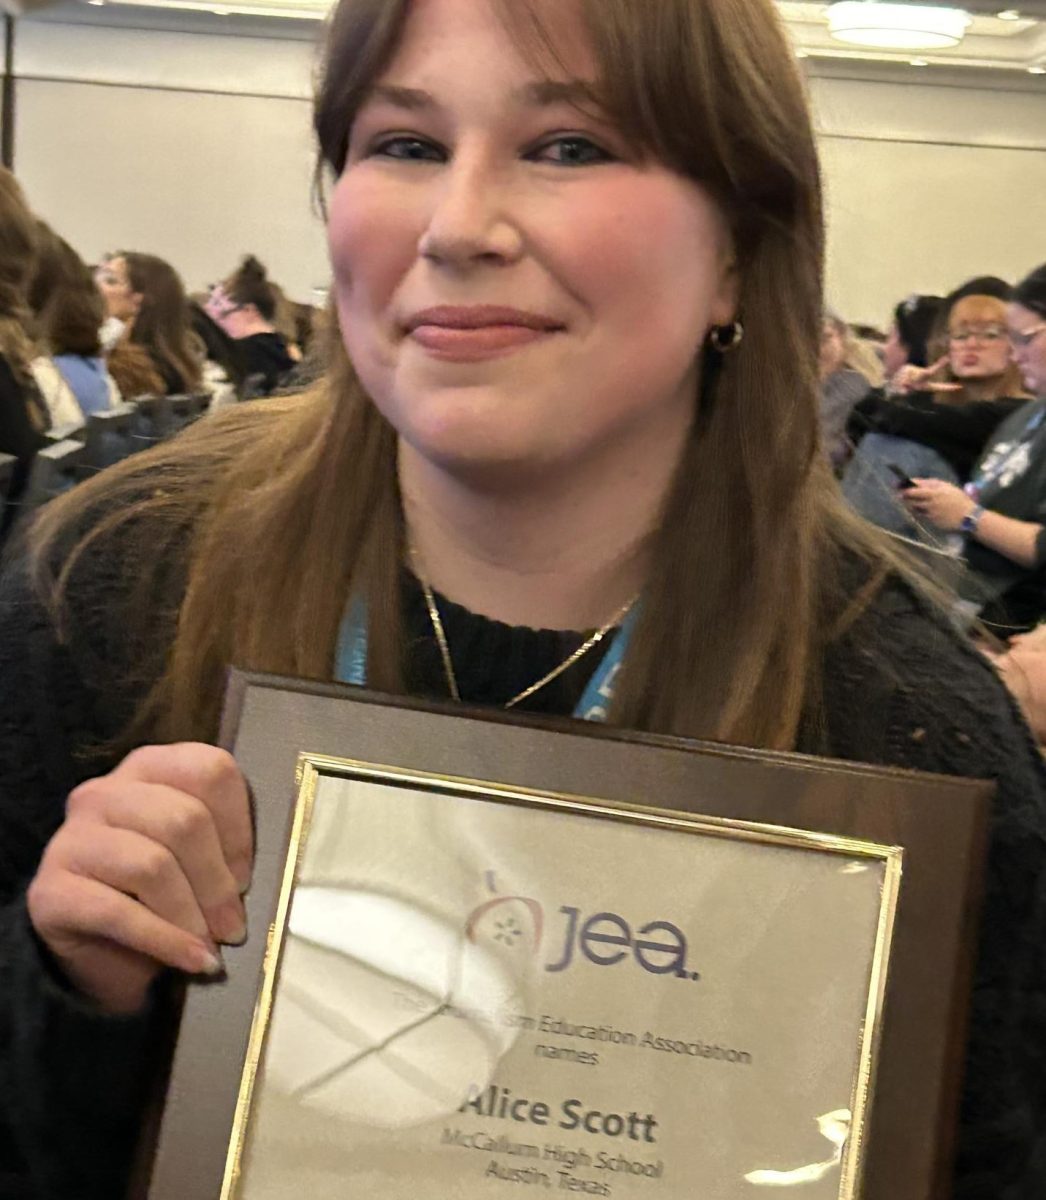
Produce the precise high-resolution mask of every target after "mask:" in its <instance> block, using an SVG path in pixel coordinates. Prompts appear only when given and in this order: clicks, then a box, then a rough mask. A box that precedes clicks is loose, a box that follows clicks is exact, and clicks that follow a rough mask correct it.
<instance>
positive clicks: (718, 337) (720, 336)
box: [708, 321, 745, 354]
mask: <svg viewBox="0 0 1046 1200" xmlns="http://www.w3.org/2000/svg"><path fill="white" fill-rule="evenodd" d="M744 336H745V327H744V326H743V325H742V324H741V322H740V321H734V322H733V323H732V324H730V325H713V326H712V328H711V329H710V330H709V331H708V345H709V347H710V348H711V349H712V350H714V351H715V352H716V354H729V353H730V351H731V350H736V349H737V347H738V346H740V345H741V341H742V339H743V338H744Z"/></svg>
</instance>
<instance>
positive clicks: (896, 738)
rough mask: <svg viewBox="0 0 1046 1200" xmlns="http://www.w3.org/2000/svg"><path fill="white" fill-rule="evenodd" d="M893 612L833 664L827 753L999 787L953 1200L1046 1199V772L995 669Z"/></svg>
mask: <svg viewBox="0 0 1046 1200" xmlns="http://www.w3.org/2000/svg"><path fill="white" fill-rule="evenodd" d="M893 601H894V602H893V603H887V604H885V605H883V606H880V608H879V609H878V611H877V612H876V613H875V614H874V615H873V616H872V617H871V618H870V619H869V620H867V621H865V622H863V626H864V627H863V629H862V630H861V631H860V633H859V634H858V635H857V636H855V637H853V638H851V639H850V645H849V647H847V648H846V651H845V653H840V652H836V654H835V655H834V658H835V662H836V669H833V670H832V671H830V672H829V676H830V679H831V686H830V688H829V689H828V694H827V695H826V702H827V704H828V706H829V708H830V712H829V718H828V721H829V727H830V729H831V733H830V740H831V742H832V750H833V753H835V754H837V755H838V756H839V757H843V758H851V759H858V760H863V761H866V762H878V763H882V764H884V765H891V766H898V767H905V768H910V769H915V770H922V771H929V772H934V773H939V774H951V775H958V776H965V777H968V778H980V779H991V780H994V782H995V784H996V795H995V801H994V807H993V811H992V817H991V835H990V846H989V855H988V863H987V871H986V879H985V894H984V902H983V907H982V910H981V932H980V942H979V950H978V954H977V958H976V965H975V968H974V981H973V994H972V1007H971V1012H970V1037H969V1041H968V1045H967V1052H966V1069H965V1081H964V1085H963V1095H962V1107H961V1116H960V1129H959V1136H958V1142H957V1161H956V1180H955V1188H954V1192H952V1193H950V1196H951V1198H952V1200H988V1198H990V1200H1028V1198H1029V1197H1031V1196H1046V771H1044V768H1043V760H1042V757H1041V755H1040V754H1039V751H1038V748H1037V747H1036V746H1035V744H1034V742H1033V740H1032V737H1031V734H1030V733H1029V731H1028V729H1027V727H1026V726H1025V724H1024V721H1023V719H1022V717H1021V716H1020V714H1019V713H1018V711H1017V708H1016V705H1015V703H1014V702H1013V700H1012V698H1011V697H1010V695H1009V693H1008V692H1007V691H1006V690H1005V688H1004V687H1003V686H1002V684H1001V683H1000V681H999V679H998V677H997V676H996V674H995V672H994V670H993V669H992V668H991V666H990V665H989V664H988V663H987V661H986V660H984V659H983V658H982V657H981V656H980V655H979V654H978V653H977V652H976V651H975V650H974V649H973V648H972V647H971V646H969V645H968V644H967V643H966V642H964V641H961V640H960V639H959V638H958V637H957V636H956V635H955V634H954V633H953V632H952V630H951V629H950V628H948V627H947V626H946V625H945V624H944V622H943V621H942V620H940V619H939V618H937V617H935V616H934V615H933V614H932V613H930V612H929V610H928V609H927V608H926V607H925V606H923V605H922V603H921V602H920V601H919V600H918V599H916V598H915V597H914V596H911V595H907V596H903V597H898V596H897V595H896V594H895V595H894V598H893ZM883 647H888V648H889V650H888V653H884V651H883V649H882V648H883ZM843 662H845V664H846V667H845V668H844V669H840V667H839V664H841V663H843ZM854 697H860V700H859V702H858V703H859V704H860V706H861V708H862V709H863V710H864V711H865V712H871V713H878V714H880V715H881V716H884V717H885V718H886V719H885V720H880V719H878V717H876V718H875V719H869V718H868V717H866V716H862V714H861V713H860V712H858V711H857V710H856V709H855V700H854Z"/></svg>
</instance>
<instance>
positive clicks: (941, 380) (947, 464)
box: [843, 279, 1027, 542]
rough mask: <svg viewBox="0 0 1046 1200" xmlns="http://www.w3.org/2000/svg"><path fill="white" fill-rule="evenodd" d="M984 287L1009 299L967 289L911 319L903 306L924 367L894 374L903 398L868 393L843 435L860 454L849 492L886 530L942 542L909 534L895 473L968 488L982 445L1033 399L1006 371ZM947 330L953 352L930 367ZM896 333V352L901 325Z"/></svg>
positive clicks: (917, 310) (918, 309)
mask: <svg viewBox="0 0 1046 1200" xmlns="http://www.w3.org/2000/svg"><path fill="white" fill-rule="evenodd" d="M981 284H983V285H984V286H986V287H988V288H989V289H990V292H997V291H999V290H1002V289H1005V292H1006V294H1007V295H1009V293H1010V290H1011V289H1010V287H1009V285H1008V284H1004V283H1003V282H1002V281H1001V280H994V279H988V280H971V281H970V282H969V283H967V284H964V285H963V286H962V287H961V288H958V289H956V291H955V292H954V293H952V296H951V297H949V298H947V299H945V300H944V301H943V302H940V303H934V302H933V301H932V300H930V302H925V301H923V300H922V299H921V298H917V300H916V303H915V304H914V305H913V306H912V311H911V313H907V314H906V313H904V311H903V310H904V305H903V304H902V305H900V306H899V307H898V310H897V312H898V313H899V314H900V316H901V318H902V320H904V321H905V325H906V328H907V329H908V331H909V332H908V336H909V337H911V338H912V339H913V342H914V344H915V348H916V351H917V353H918V355H919V357H920V358H922V360H923V361H922V362H921V363H917V362H911V361H909V362H908V363H906V364H904V365H903V366H901V368H900V369H899V370H896V371H894V372H893V381H894V386H895V387H896V386H900V389H901V390H900V391H899V392H896V391H895V392H891V391H889V390H888V389H876V390H873V391H870V392H869V393H868V394H867V395H866V396H865V397H864V399H863V400H861V401H860V402H859V403H858V404H857V405H855V407H854V409H853V412H852V413H851V414H850V420H849V423H848V426H847V434H848V436H849V438H850V439H851V441H852V442H853V444H854V445H855V446H856V447H857V449H856V452H855V454H854V457H853V459H852V460H851V462H850V465H849V466H848V468H847V471H846V474H845V475H844V477H843V491H844V494H845V495H846V497H847V499H848V500H849V501H850V503H851V504H853V506H854V507H855V508H856V510H857V511H858V512H860V513H861V514H862V515H863V516H865V517H867V518H868V520H870V521H873V522H875V524H877V525H880V526H882V527H883V528H884V529H890V530H892V531H893V532H896V533H902V534H904V535H906V536H916V537H919V538H920V539H921V540H924V541H931V542H933V541H937V540H939V539H938V537H937V535H936V533H935V532H934V531H932V530H927V529H925V528H922V529H920V528H918V527H917V526H915V525H913V524H912V514H911V512H910V510H908V509H906V508H905V506H904V505H903V503H902V502H901V500H900V496H899V494H898V491H897V483H898V479H897V477H896V475H895V474H894V473H893V468H897V469H898V470H900V471H901V472H902V473H903V474H905V475H907V476H909V477H911V478H915V477H919V478H923V479H929V478H933V479H942V480H945V481H947V482H950V483H965V481H966V480H967V479H968V478H969V475H970V472H971V470H972V469H973V465H974V463H975V462H976V461H977V459H978V458H979V456H980V454H981V452H982V450H983V449H984V446H985V443H986V442H987V441H988V439H989V438H990V437H991V436H992V434H993V433H994V431H995V430H996V428H997V427H998V426H999V424H1000V423H1001V422H1002V421H1003V420H1004V419H1005V418H1006V417H1007V416H1008V415H1009V414H1010V413H1012V412H1013V411H1014V410H1015V409H1017V408H1020V406H1021V405H1022V404H1023V403H1024V402H1025V400H1026V398H1027V397H1026V396H1025V395H1024V393H1023V391H1022V388H1021V382H1020V374H1019V372H1018V371H1017V369H1016V367H1015V366H1014V365H1013V363H1012V362H1011V361H1010V350H1009V342H1008V340H1007V338H1006V324H1005V321H1006V305H1005V302H1004V301H1003V300H1001V299H999V298H998V297H997V296H996V295H993V294H990V292H989V293H985V294H982V293H980V292H978V291H975V290H971V288H975V287H977V286H979V285H981ZM952 297H956V298H955V299H953V298H952ZM941 322H943V336H944V337H946V338H947V339H948V341H947V345H948V352H947V354H945V355H944V356H942V357H941V358H940V359H939V360H938V361H937V362H935V363H933V364H932V365H929V366H927V365H926V360H927V359H929V358H930V357H931V356H932V342H933V339H934V338H935V336H936V327H937V326H939V325H940V323H941ZM897 329H898V342H900V337H901V334H900V329H901V320H899V321H898V325H897ZM898 381H901V382H900V384H899V385H898ZM888 387H889V385H888ZM912 389H918V390H912Z"/></svg>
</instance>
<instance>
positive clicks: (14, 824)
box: [0, 568, 149, 1200]
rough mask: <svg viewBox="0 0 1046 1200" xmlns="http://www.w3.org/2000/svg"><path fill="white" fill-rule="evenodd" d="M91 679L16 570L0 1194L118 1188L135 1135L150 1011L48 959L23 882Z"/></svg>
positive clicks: (6, 780) (3, 882) (0, 596)
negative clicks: (76, 986) (79, 991)
mask: <svg viewBox="0 0 1046 1200" xmlns="http://www.w3.org/2000/svg"><path fill="white" fill-rule="evenodd" d="M90 708H91V703H90V697H89V695H88V693H87V689H86V688H85V687H84V685H83V684H82V682H81V680H80V678H79V676H78V673H77V671H76V669H75V664H74V663H73V661H72V660H71V658H70V656H69V655H68V654H67V653H66V652H65V651H64V650H63V648H62V647H61V646H59V645H58V643H57V640H56V638H55V636H54V633H53V630H52V628H51V623H50V620H49V618H48V616H47V614H46V612H45V611H44V609H43V606H42V605H40V604H39V603H38V602H37V601H36V600H35V599H34V597H33V594H32V592H31V590H30V588H29V586H28V582H27V580H26V579H25V577H24V574H23V573H22V572H21V571H20V570H19V569H17V568H12V569H11V570H10V571H9V572H8V573H7V574H6V575H5V577H4V579H3V581H2V582H0V906H2V907H0V1185H2V1186H0V1193H2V1194H3V1195H4V1196H26V1197H33V1200H67V1198H71V1197H74V1196H75V1197H76V1198H77V1200H103V1198H104V1200H114V1197H117V1196H119V1195H121V1194H122V1191H123V1185H122V1180H123V1178H124V1176H125V1174H126V1171H127V1169H128V1165H129V1162H130V1156H131V1154H132V1153H133V1148H134V1143H135V1139H136V1136H137V1127H138V1121H139V1114H140V1111H141V1107H142V1104H143V1097H144V1094H145V1093H144V1089H145V1087H146V1085H147V1082H148V1072H147V1071H146V1070H145V1058H144V1053H145V1049H144V1048H145V1046H146V1042H147V1038H148V1032H149V1019H148V1018H146V1017H142V1018H126V1019H115V1018H111V1017H108V1016H105V1015H102V1014H100V1013H99V1012H97V1011H95V1010H94V1009H92V1007H91V1006H90V1005H89V1004H88V1003H86V1002H85V1001H84V1000H82V999H80V998H79V997H78V996H77V995H76V994H75V993H74V992H73V991H72V990H71V989H69V988H68V987H67V986H66V985H65V984H64V983H63V981H62V980H61V979H60V978H59V977H58V975H57V973H56V972H54V971H53V970H52V968H51V967H50V966H49V963H48V960H47V957H46V953H45V951H44V950H43V948H42V946H41V945H40V944H39V943H38V942H37V940H36V938H35V935H34V933H33V931H32V927H31V925H30V923H29V918H28V915H27V913H26V909H25V888H26V886H27V884H28V882H29V880H30V879H31V878H32V876H33V874H34V873H35V871H36V867H37V864H38V862H39V859H40V856H41V854H42V852H43V849H44V846H45V845H46V843H47V841H48V840H49V839H50V837H51V835H52V834H53V833H54V831H55V830H56V829H57V828H58V826H59V825H60V824H61V821H62V819H63V816H64V807H65V797H66V795H67V794H68V792H69V790H70V789H71V788H72V787H73V786H75V784H76V783H77V782H79V781H80V779H81V778H83V777H85V776H86V775H89V774H97V773H99V771H100V770H105V769H107V765H100V766H98V767H96V768H94V769H91V768H90V767H89V766H87V765H85V764H84V763H82V762H80V761H78V758H77V755H76V752H75V745H76V739H77V736H78V733H79V732H81V731H82V730H83V729H85V728H88V727H89V726H90V724H91V722H90V719H89V716H88V714H89V712H90Z"/></svg>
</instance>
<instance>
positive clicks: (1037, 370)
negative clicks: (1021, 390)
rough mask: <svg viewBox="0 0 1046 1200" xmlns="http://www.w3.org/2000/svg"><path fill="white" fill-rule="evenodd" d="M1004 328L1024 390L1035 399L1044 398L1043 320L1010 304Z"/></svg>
mask: <svg viewBox="0 0 1046 1200" xmlns="http://www.w3.org/2000/svg"><path fill="white" fill-rule="evenodd" d="M1006 324H1007V326H1008V328H1009V333H1010V342H1011V345H1012V347H1013V361H1014V362H1015V363H1016V364H1017V367H1018V368H1019V370H1020V373H1021V378H1022V379H1023V380H1024V386H1025V387H1026V388H1027V389H1028V391H1029V392H1031V393H1032V394H1033V395H1035V396H1043V397H1046V317H1043V316H1040V314H1039V313H1037V312H1034V311H1033V310H1032V309H1030V308H1025V307H1024V305H1023V304H1011V305H1010V306H1009V308H1008V309H1007V310H1006Z"/></svg>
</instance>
